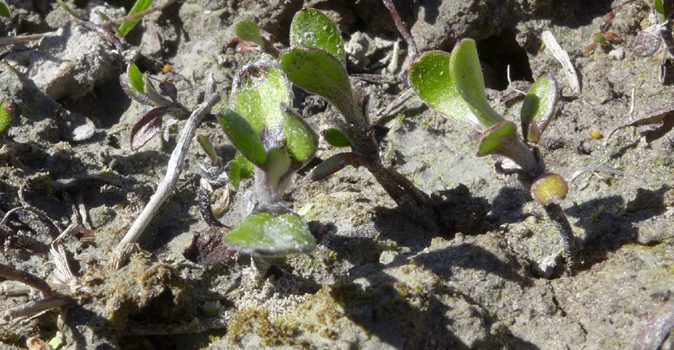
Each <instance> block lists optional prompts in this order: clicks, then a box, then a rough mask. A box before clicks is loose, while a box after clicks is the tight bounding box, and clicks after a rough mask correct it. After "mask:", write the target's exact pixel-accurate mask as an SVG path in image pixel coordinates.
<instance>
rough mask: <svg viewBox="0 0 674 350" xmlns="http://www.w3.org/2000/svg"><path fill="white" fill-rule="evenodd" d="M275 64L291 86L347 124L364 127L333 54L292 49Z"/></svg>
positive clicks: (363, 119)
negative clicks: (317, 99)
mask: <svg viewBox="0 0 674 350" xmlns="http://www.w3.org/2000/svg"><path fill="white" fill-rule="evenodd" d="M279 63H280V65H281V69H283V71H284V72H285V73H286V75H287V76H288V79H290V81H292V82H293V84H295V85H297V86H299V87H300V88H302V89H303V90H306V91H308V92H310V93H313V94H317V95H319V96H321V97H323V98H325V99H327V100H328V101H330V102H331V103H332V104H333V105H335V107H337V109H338V110H339V111H340V112H341V113H342V115H343V116H344V117H345V118H346V119H347V120H348V121H349V122H351V123H353V124H356V125H359V126H364V127H366V126H367V124H368V123H367V121H366V120H365V116H364V115H363V114H362V111H361V109H360V107H359V105H358V103H357V102H356V98H355V97H354V94H353V90H352V89H351V82H350V81H349V76H348V75H347V73H346V70H345V69H344V66H343V65H342V64H341V63H340V62H339V61H338V60H337V59H336V58H335V57H334V56H333V55H331V54H329V53H327V52H325V51H323V50H321V49H317V48H307V47H295V48H292V49H289V50H286V51H284V52H283V53H282V54H281V57H280V58H279Z"/></svg>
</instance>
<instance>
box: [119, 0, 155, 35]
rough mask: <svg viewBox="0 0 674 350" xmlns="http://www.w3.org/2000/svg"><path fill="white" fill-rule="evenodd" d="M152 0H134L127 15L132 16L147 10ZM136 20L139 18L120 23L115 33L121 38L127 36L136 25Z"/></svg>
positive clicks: (138, 20)
mask: <svg viewBox="0 0 674 350" xmlns="http://www.w3.org/2000/svg"><path fill="white" fill-rule="evenodd" d="M153 1H154V0H136V2H135V3H134V4H133V7H131V10H130V11H129V13H128V15H127V16H133V15H135V14H138V13H140V12H143V11H145V10H147V9H148V8H149V7H150V5H152V2H153ZM138 22H140V19H133V20H130V21H127V22H124V23H122V24H121V25H120V26H119V28H118V29H117V34H118V35H119V36H120V37H122V38H123V37H125V36H127V35H128V34H129V32H131V30H132V29H133V28H134V27H135V26H136V24H138Z"/></svg>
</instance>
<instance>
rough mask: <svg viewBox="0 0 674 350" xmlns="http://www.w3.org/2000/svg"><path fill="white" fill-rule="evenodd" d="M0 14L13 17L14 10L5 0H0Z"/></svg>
mask: <svg viewBox="0 0 674 350" xmlns="http://www.w3.org/2000/svg"><path fill="white" fill-rule="evenodd" d="M0 16H2V17H7V18H12V10H10V9H9V6H7V4H6V3H5V2H4V1H0Z"/></svg>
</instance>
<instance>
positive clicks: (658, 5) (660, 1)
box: [654, 0, 665, 15]
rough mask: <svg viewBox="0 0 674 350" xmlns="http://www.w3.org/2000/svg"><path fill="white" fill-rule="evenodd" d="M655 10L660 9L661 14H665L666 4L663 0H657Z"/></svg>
mask: <svg viewBox="0 0 674 350" xmlns="http://www.w3.org/2000/svg"><path fill="white" fill-rule="evenodd" d="M654 5H655V11H658V13H659V14H661V15H664V14H665V6H664V4H663V0H655V4H654Z"/></svg>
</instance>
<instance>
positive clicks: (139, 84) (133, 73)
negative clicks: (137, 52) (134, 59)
mask: <svg viewBox="0 0 674 350" xmlns="http://www.w3.org/2000/svg"><path fill="white" fill-rule="evenodd" d="M127 74H128V76H129V82H130V83H131V86H132V87H133V88H134V89H135V90H136V91H138V92H139V93H141V94H144V93H145V81H144V79H143V73H141V72H140V69H138V66H136V64H135V63H130V64H129V68H128V69H127Z"/></svg>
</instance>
